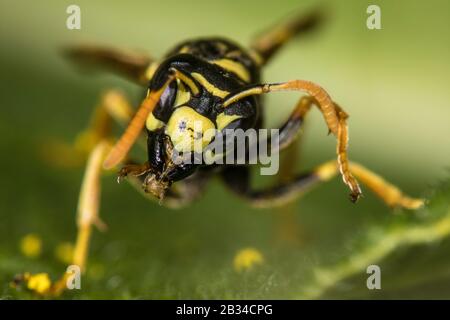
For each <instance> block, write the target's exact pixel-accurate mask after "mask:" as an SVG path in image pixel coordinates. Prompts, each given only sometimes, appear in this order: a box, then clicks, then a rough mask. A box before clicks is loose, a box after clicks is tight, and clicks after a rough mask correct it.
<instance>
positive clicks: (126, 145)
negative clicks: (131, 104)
mask: <svg viewBox="0 0 450 320" xmlns="http://www.w3.org/2000/svg"><path fill="white" fill-rule="evenodd" d="M173 79H174V75H172V74H171V75H170V76H169V78H168V79H167V81H166V82H165V83H164V85H163V86H162V87H161V88H160V89H158V90H156V91H153V92H152V91H150V92H149V94H148V95H147V97H146V98H145V99H144V101H142V103H141V106H140V107H139V109H138V111H137V112H136V114H135V115H134V117H133V119H132V120H131V122H130V124H129V125H128V127H127V128H126V129H125V132H124V134H123V135H122V136H121V137H120V139H119V141H118V142H117V143H116V144H115V145H114V146H113V148H112V149H111V151H110V152H109V154H108V156H107V157H106V159H105V161H104V162H103V167H104V168H105V169H111V168H113V167H115V166H116V165H117V164H119V163H120V162H121V161H122V160H123V159H124V158H125V156H126V155H127V154H128V152H129V151H130V149H131V147H132V146H133V144H134V143H135V141H136V139H137V138H138V137H139V134H140V132H141V131H142V129H143V128H144V124H145V121H146V119H147V117H148V115H149V114H150V112H152V111H153V109H154V108H155V106H156V104H157V103H158V101H159V99H160V98H161V95H162V93H163V92H164V90H165V88H166V87H167V86H168V85H169V83H170V82H172V81H173Z"/></svg>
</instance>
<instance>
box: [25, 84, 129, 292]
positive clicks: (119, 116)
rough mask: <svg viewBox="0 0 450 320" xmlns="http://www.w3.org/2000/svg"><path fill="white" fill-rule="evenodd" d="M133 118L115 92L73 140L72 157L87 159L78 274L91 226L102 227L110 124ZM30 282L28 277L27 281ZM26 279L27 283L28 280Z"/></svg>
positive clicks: (59, 287) (58, 287)
mask: <svg viewBox="0 0 450 320" xmlns="http://www.w3.org/2000/svg"><path fill="white" fill-rule="evenodd" d="M132 114H133V110H132V107H131V105H130V103H128V101H127V99H126V98H125V97H124V96H123V95H122V94H120V93H119V92H117V91H113V90H111V91H108V92H106V93H105V94H104V95H103V96H102V98H101V101H100V103H99V105H98V106H97V107H96V108H95V111H94V114H93V116H92V119H91V123H90V125H89V126H88V128H87V129H85V130H84V131H83V132H82V133H81V134H80V135H79V136H78V137H77V139H76V141H75V143H74V145H73V146H71V147H65V150H68V149H69V150H72V151H71V152H72V153H74V154H81V157H83V158H84V157H87V163H86V170H85V173H84V177H83V182H82V185H81V190H80V194H79V199H78V209H77V219H76V223H77V228H78V231H77V238H76V243H75V248H74V253H73V258H72V264H73V265H77V266H79V268H80V269H81V270H82V271H85V269H86V262H87V256H88V251H89V242H90V238H91V234H92V228H93V226H96V227H97V228H99V229H100V230H104V229H105V228H106V225H105V224H104V223H103V222H102V221H101V219H100V217H99V210H100V193H101V182H100V178H101V174H102V172H103V161H104V159H105V158H106V156H107V154H108V152H109V151H110V149H111V147H112V143H113V142H114V138H113V136H112V132H111V128H112V125H113V123H114V122H118V123H120V124H123V125H126V123H128V122H129V120H130V118H131V115H132ZM67 276H68V275H67V274H64V275H63V277H61V279H60V280H59V281H57V282H55V283H54V284H53V285H52V286H51V287H49V288H48V289H47V290H45V292H41V294H43V295H46V296H55V295H59V294H60V293H61V292H62V291H64V289H65V288H66V279H67ZM31 278H32V277H31ZM31 278H30V279H31Z"/></svg>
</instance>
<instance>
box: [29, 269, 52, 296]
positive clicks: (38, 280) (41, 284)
mask: <svg viewBox="0 0 450 320" xmlns="http://www.w3.org/2000/svg"><path fill="white" fill-rule="evenodd" d="M51 285H52V282H51V280H50V278H49V277H48V274H47V273H37V274H35V275H30V276H29V278H28V281H27V288H28V289H29V290H32V291H34V292H37V293H39V294H45V293H46V292H47V291H48V290H49V289H50V287H51Z"/></svg>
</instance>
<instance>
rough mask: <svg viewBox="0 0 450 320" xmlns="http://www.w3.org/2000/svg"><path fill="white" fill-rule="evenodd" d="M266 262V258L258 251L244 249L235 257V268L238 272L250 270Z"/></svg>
mask: <svg viewBox="0 0 450 320" xmlns="http://www.w3.org/2000/svg"><path fill="white" fill-rule="evenodd" d="M263 262H264V257H263V255H262V254H261V252H259V251H258V250H257V249H254V248H244V249H241V250H239V251H238V252H237V253H236V255H235V256H234V260H233V266H234V270H236V272H242V271H244V270H250V269H252V268H253V267H254V266H256V265H260V264H262V263H263Z"/></svg>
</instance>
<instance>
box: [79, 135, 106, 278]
mask: <svg viewBox="0 0 450 320" xmlns="http://www.w3.org/2000/svg"><path fill="white" fill-rule="evenodd" d="M110 148H111V145H110V144H109V143H108V142H107V141H106V140H103V141H100V142H99V143H98V144H97V145H96V146H95V147H94V148H93V149H92V152H91V154H90V155H89V158H88V162H87V166H86V171H85V174H84V178H83V183H82V185H81V191H80V197H79V199H78V210H77V226H78V235H77V240H76V244H75V249H74V256H73V264H75V265H77V266H79V267H80V269H81V270H82V271H84V270H85V268H86V258H87V254H88V250H89V240H90V237H91V232H92V225H95V226H97V227H98V228H99V229H100V230H104V229H105V228H106V225H105V224H104V223H103V222H102V221H101V220H100V218H99V214H98V213H99V208H100V203H99V202H100V176H101V173H102V164H103V161H104V159H105V157H106V155H107V152H108V151H109V149H110Z"/></svg>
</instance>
